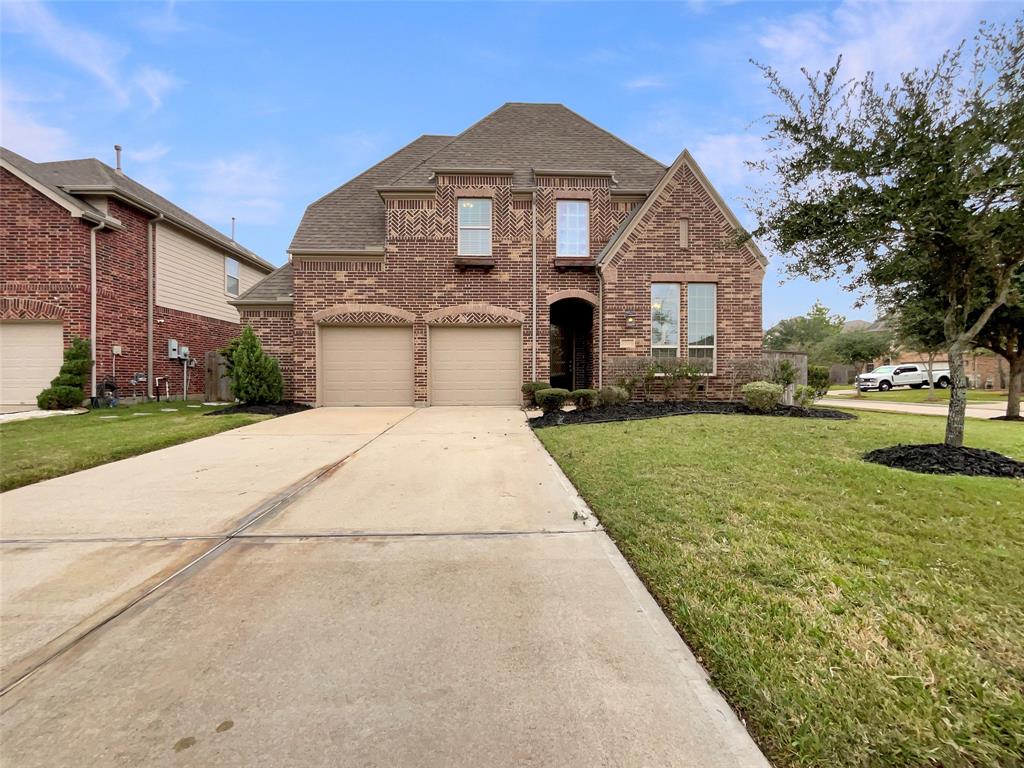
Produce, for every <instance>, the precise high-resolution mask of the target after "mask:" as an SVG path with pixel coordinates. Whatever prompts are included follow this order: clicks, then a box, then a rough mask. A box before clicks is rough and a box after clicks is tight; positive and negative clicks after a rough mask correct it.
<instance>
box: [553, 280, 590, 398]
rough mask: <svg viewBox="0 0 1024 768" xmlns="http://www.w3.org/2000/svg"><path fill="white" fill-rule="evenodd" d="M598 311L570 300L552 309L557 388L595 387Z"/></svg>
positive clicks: (584, 302)
mask: <svg viewBox="0 0 1024 768" xmlns="http://www.w3.org/2000/svg"><path fill="white" fill-rule="evenodd" d="M593 347H594V307H593V305H592V304H591V303H590V302H588V301H586V300H584V299H580V298H575V297H574V298H566V299H560V300H559V301H556V302H554V303H553V304H551V307H550V342H549V351H550V381H551V386H553V387H563V388H565V389H569V390H572V389H582V388H584V387H589V386H591V383H592V382H593V378H594V376H593V370H594V365H593V361H594V352H593Z"/></svg>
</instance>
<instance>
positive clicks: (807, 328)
mask: <svg viewBox="0 0 1024 768" xmlns="http://www.w3.org/2000/svg"><path fill="white" fill-rule="evenodd" d="M844 322H845V318H844V317H842V316H841V315H832V314H829V310H828V307H826V306H825V305H823V304H822V303H821V302H819V301H816V302H814V306H812V307H811V308H810V310H809V311H808V312H807V314H806V315H800V316H799V317H788V318H786V319H785V320H780V321H779V322H777V323H776V324H775V325H773V326H772V327H771V328H769V329H768V330H767V331H766V332H765V334H764V346H765V349H773V350H778V351H782V352H806V353H808V355H809V356H810V355H813V354H814V353H815V350H816V349H817V348H818V347H819V345H820V344H821V343H822V342H824V341H826V340H828V339H829V338H831V337H832V336H835V335H836V334H837V333H839V332H841V331H842V330H843V323H844Z"/></svg>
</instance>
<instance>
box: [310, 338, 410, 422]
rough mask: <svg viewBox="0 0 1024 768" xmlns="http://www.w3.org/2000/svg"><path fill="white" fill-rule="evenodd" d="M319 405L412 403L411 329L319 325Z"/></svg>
mask: <svg viewBox="0 0 1024 768" xmlns="http://www.w3.org/2000/svg"><path fill="white" fill-rule="evenodd" d="M320 350H321V377H322V379H321V380H322V382H323V392H322V398H321V401H322V404H323V405H412V371H413V354H412V328H409V327H405V326H400V327H394V328H391V327H387V328H372V327H358V328H357V327H346V326H341V327H333V326H326V327H324V328H321V329H320Z"/></svg>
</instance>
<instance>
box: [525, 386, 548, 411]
mask: <svg viewBox="0 0 1024 768" xmlns="http://www.w3.org/2000/svg"><path fill="white" fill-rule="evenodd" d="M542 389H551V382H550V381H528V382H526V383H525V384H523V386H522V392H523V399H524V400H525V401H526V403H527V405H536V404H537V399H536V397H535V396H536V394H537V393H538V392H540V390H542Z"/></svg>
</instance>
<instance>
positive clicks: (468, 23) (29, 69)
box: [0, 2, 1019, 326]
mask: <svg viewBox="0 0 1024 768" xmlns="http://www.w3.org/2000/svg"><path fill="white" fill-rule="evenodd" d="M1018 7H1019V6H1018V5H1017V4H1014V3H989V4H977V3H937V4H924V3H917V4H911V3H893V2H878V3H864V2H838V3H785V2H774V3H767V2H765V3H714V2H690V3H682V4H670V3H656V4H641V3H629V4H613V3H600V4H582V3H559V4H552V5H545V4H537V3H530V4H527V3H501V4H493V5H491V4H481V3H473V4H470V3H453V4H435V3H414V4H395V3H392V4H387V3H375V4H356V3H344V4H343V3H326V2H320V3H269V2H266V3H253V2H248V3H243V2H232V3H198V2H178V3H173V2H170V3H158V2H151V3H86V2H74V3H71V2H68V3H56V2H49V3H3V4H2V5H0V14H2V19H0V21H2V54H0V55H2V62H0V63H2V82H0V95H2V100H3V101H2V124H0V126H2V141H3V144H4V145H5V146H8V147H10V148H11V149H14V150H15V151H18V152H21V153H22V154H24V155H26V156H27V157H29V158H30V159H32V160H36V161H45V160H56V159H64V158H70V157H89V156H92V157H98V158H100V159H102V160H104V161H106V162H108V163H111V164H113V150H112V145H113V144H115V143H120V144H122V145H123V146H124V148H125V160H124V165H125V170H126V171H127V172H128V173H129V174H130V175H132V176H133V177H135V178H137V179H139V180H140V181H142V182H143V183H145V184H147V185H149V186H151V187H152V188H154V189H155V190H157V191H159V192H160V193H162V194H164V195H165V196H167V197H169V198H170V199H172V200H173V201H174V202H176V203H177V204H179V205H181V206H183V207H185V208H187V209H188V210H190V211H192V212H193V213H195V214H197V215H198V216H200V217H202V218H203V219H205V220H206V221H208V222H209V223H210V224H212V225H214V226H216V227H218V228H220V229H222V230H224V231H228V230H229V229H230V220H231V216H236V217H237V219H238V239H239V241H240V242H242V243H243V244H245V245H246V246H248V247H250V248H252V249H253V250H255V251H257V252H258V253H260V254H261V255H262V256H264V257H265V258H267V259H268V260H270V261H271V262H273V263H275V264H280V263H283V261H284V260H285V259H286V254H285V251H286V249H287V247H288V243H289V241H290V240H291V236H292V233H293V232H294V230H295V227H296V225H297V224H298V221H299V218H300V217H301V215H302V211H303V209H304V208H305V206H306V205H308V204H309V203H310V202H312V201H313V200H314V199H316V198H317V197H319V196H320V195H322V194H324V193H326V192H328V191H329V190H331V189H333V188H334V187H336V186H338V185H340V184H342V183H343V182H345V181H346V180H347V179H349V178H350V177H351V176H353V175H354V174H355V173H357V172H359V171H361V170H362V169H364V168H366V167H368V166H369V165H372V164H374V163H375V162H376V161H377V160H379V159H380V158H382V157H383V156H385V155H386V154H388V153H390V152H392V151H394V150H395V149H397V148H399V147H400V146H402V145H403V144H405V143H407V142H409V141H411V140H412V139H414V138H415V137H416V136H418V135H420V134H422V133H457V132H459V131H460V130H462V129H463V128H465V127H467V126H468V125H470V124H471V123H472V122H474V121H475V120H477V119H479V118H480V117H481V116H483V115H484V114H486V113H488V112H490V111H491V110H493V109H495V108H496V107H497V106H499V105H500V104H502V103H504V102H506V101H561V102H564V103H565V104H567V105H568V106H570V107H571V108H573V109H575V110H576V111H578V112H580V113H582V114H583V115H584V116H586V117H588V118H589V119H591V120H593V121H594V122H596V123H598V124H599V125H601V126H603V127H605V128H607V129H608V130H610V131H612V132H613V133H616V134H618V135H619V136H621V137H623V138H624V139H626V140H627V141H629V142H631V143H633V144H635V145H636V146H637V147H639V148H640V149H642V150H643V151H645V152H647V153H649V154H651V155H653V156H654V157H656V158H658V159H659V160H662V161H663V162H666V163H668V162H671V160H672V159H673V158H674V157H675V156H676V155H677V154H678V153H679V152H680V151H681V150H682V149H683V148H684V147H687V148H689V149H690V151H691V152H692V153H693V154H694V156H695V157H696V158H697V160H698V162H699V163H700V164H701V165H702V166H703V167H704V170H705V171H706V172H707V174H708V175H709V176H710V178H711V180H712V182H713V183H714V184H715V185H716V186H717V187H718V189H719V191H720V192H721V193H722V195H723V196H724V197H725V198H726V200H727V201H728V202H729V204H730V205H731V206H732V207H733V209H734V210H735V211H736V212H737V214H738V215H739V216H740V218H741V219H743V220H744V221H745V223H748V224H750V223H752V222H751V220H750V218H749V216H748V215H747V214H746V211H745V209H744V205H743V198H744V196H745V195H746V189H747V187H748V186H749V184H750V183H751V182H753V181H754V179H753V178H752V177H751V175H750V172H748V171H747V170H746V169H745V168H744V165H743V161H744V160H745V159H746V160H750V159H756V158H757V157H758V156H759V155H760V152H761V148H760V141H759V139H758V136H759V132H760V131H761V130H762V126H761V125H759V124H758V122H757V121H758V118H759V117H760V116H761V115H763V114H765V113H766V112H768V111H770V110H771V109H772V108H773V106H774V105H773V103H772V102H771V101H770V99H769V97H768V95H767V93H766V89H765V88H764V84H763V82H762V80H761V79H760V76H759V73H758V72H757V70H756V69H755V68H754V67H753V66H752V65H751V64H750V63H749V61H748V60H749V59H750V58H755V59H757V60H759V61H763V62H765V63H769V64H771V65H773V66H775V67H776V68H778V69H779V70H780V72H781V73H782V74H783V75H784V76H786V77H796V76H798V73H799V68H800V67H801V66H807V67H810V68H812V69H813V68H820V67H823V66H827V65H828V64H829V63H831V61H832V60H833V59H834V57H835V55H836V54H837V53H839V52H842V53H843V54H844V56H845V59H846V62H847V65H848V71H849V73H850V74H859V73H863V72H865V71H867V70H874V71H876V72H877V73H878V74H879V76H880V77H882V78H891V77H893V76H894V75H895V74H896V73H898V72H900V71H901V70H905V69H908V68H911V67H913V66H916V65H920V64H927V63H930V62H931V61H933V60H934V59H935V58H936V56H937V55H938V53H939V52H941V51H942V50H943V49H945V48H946V47H949V46H950V45H954V44H955V43H957V42H958V41H959V40H960V39H961V38H963V37H970V36H971V34H972V33H973V32H974V30H975V29H976V27H977V23H978V21H979V20H980V19H982V18H986V19H989V20H993V21H994V20H1002V19H1008V18H1010V17H1012V16H1013V15H1014V13H1015V12H1016V10H1017V9H1018ZM781 262H782V259H780V258H778V257H775V258H774V259H773V264H772V266H771V268H770V271H769V274H768V277H767V278H766V280H765V295H764V319H765V324H766V326H767V325H771V324H772V323H773V322H775V321H776V320H778V319H780V318H782V317H787V316H790V315H794V314H800V313H802V312H804V311H805V310H806V309H807V308H808V307H809V306H810V305H811V304H812V302H813V301H814V300H815V299H816V298H820V299H821V300H822V301H824V302H825V304H826V305H828V306H829V307H832V308H833V309H835V310H836V311H839V312H841V313H842V314H844V315H846V316H847V317H848V318H857V317H860V318H867V319H870V318H871V316H872V314H873V313H872V309H871V308H870V306H867V307H862V308H859V309H858V308H854V306H853V304H854V301H855V299H856V297H855V296H853V295H851V294H848V293H845V292H843V291H842V290H841V288H840V287H839V286H838V285H836V284H832V283H808V282H806V281H791V282H786V283H784V284H782V285H779V282H780V280H781V278H782V272H781Z"/></svg>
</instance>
